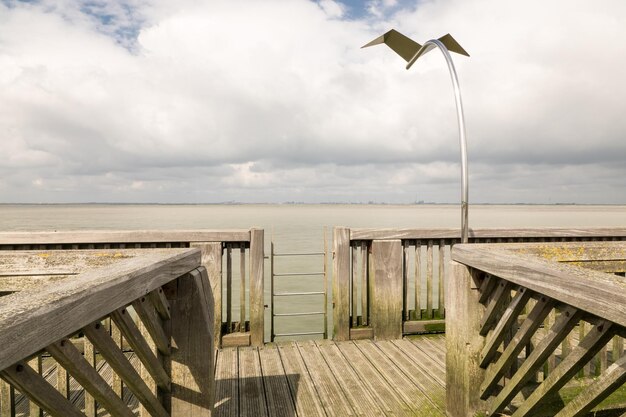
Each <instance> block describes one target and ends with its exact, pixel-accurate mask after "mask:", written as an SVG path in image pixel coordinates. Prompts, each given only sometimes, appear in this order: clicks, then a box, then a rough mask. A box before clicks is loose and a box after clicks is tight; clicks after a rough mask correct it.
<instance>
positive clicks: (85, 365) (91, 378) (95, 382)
mask: <svg viewBox="0 0 626 417" xmlns="http://www.w3.org/2000/svg"><path fill="white" fill-rule="evenodd" d="M46 350H47V351H48V352H49V353H50V354H51V355H52V357H54V359H55V360H56V361H57V362H58V363H59V364H60V365H61V366H63V367H64V368H65V369H67V370H68V372H69V373H70V374H71V375H72V377H74V379H76V381H78V383H79V384H80V385H81V386H83V387H84V388H85V390H87V391H89V393H90V394H91V395H92V396H93V397H94V398H95V399H96V401H98V403H99V404H102V406H103V407H104V408H106V409H107V411H108V412H109V413H111V414H112V415H113V416H116V417H117V416H124V417H133V416H134V414H133V412H132V411H131V410H130V409H129V408H128V407H126V404H124V402H123V401H122V400H121V399H120V397H118V396H117V395H115V392H113V389H112V388H111V387H110V386H109V384H108V383H107V382H106V381H105V380H104V379H103V378H102V377H101V376H100V374H98V371H96V370H95V369H94V368H93V367H92V366H91V365H90V364H89V362H87V361H86V360H85V359H84V358H83V357H82V355H81V354H80V352H79V351H78V349H76V348H75V347H74V345H73V344H72V343H69V342H68V341H67V339H63V340H61V341H59V342H56V343H53V344H51V345H49V346H48V347H47V348H46ZM59 395H61V394H59Z"/></svg>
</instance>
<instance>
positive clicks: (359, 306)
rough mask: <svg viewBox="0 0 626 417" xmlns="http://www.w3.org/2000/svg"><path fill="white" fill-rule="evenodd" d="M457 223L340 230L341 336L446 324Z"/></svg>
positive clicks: (506, 238) (508, 238)
mask: <svg viewBox="0 0 626 417" xmlns="http://www.w3.org/2000/svg"><path fill="white" fill-rule="evenodd" d="M469 240H470V242H471V243H490V242H494V243H495V242H559V241H598V240H600V241H603V240H626V229H625V228H614V229H599V228H596V229H560V228H541V229H473V230H471V231H470V239H469ZM460 241H461V238H460V232H459V230H457V229H350V228H346V227H337V228H335V229H334V236H333V330H334V331H333V338H334V339H335V340H348V339H361V338H375V339H393V338H397V337H401V336H402V334H411V333H422V332H433V331H443V330H444V329H445V320H444V319H445V316H446V300H445V291H444V287H445V276H446V268H447V266H446V265H447V263H448V260H449V259H450V248H451V247H452V246H453V245H455V244H457V243H460Z"/></svg>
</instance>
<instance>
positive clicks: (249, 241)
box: [0, 228, 265, 346]
mask: <svg viewBox="0 0 626 417" xmlns="http://www.w3.org/2000/svg"><path fill="white" fill-rule="evenodd" d="M226 245H231V246H230V247H235V248H239V251H240V260H241V261H240V263H239V272H240V273H242V274H243V273H246V272H248V273H249V279H250V291H249V294H250V304H249V306H245V305H244V304H242V305H241V306H240V311H241V312H243V313H244V315H245V313H246V310H247V311H248V314H249V317H250V321H249V326H248V322H247V321H246V319H245V318H243V319H241V320H240V322H239V323H238V324H237V329H238V331H237V332H236V334H235V333H231V332H232V331H233V330H232V328H230V327H229V326H226V327H225V328H223V326H222V298H221V295H222V273H223V272H224V275H225V276H226V275H228V274H229V273H231V274H232V269H231V268H228V267H227V268H226V270H225V271H222V254H223V248H224V246H226ZM160 247H163V248H169V247H192V248H199V249H200V250H201V252H202V266H204V267H205V268H206V270H207V273H208V276H209V280H210V281H211V287H212V290H213V294H214V297H215V315H214V318H215V329H214V336H215V344H216V346H222V344H223V343H224V344H228V345H249V344H252V345H255V346H261V345H263V343H264V324H263V323H264V313H265V311H264V292H263V288H264V287H263V280H264V275H263V269H264V252H263V247H264V241H263V230H262V229H257V228H252V229H232V230H206V229H194V230H78V231H33V232H0V252H2V251H3V250H36V249H47V250H53V249H63V250H68V249H69V250H71V249H80V250H85V249H107V248H120V249H121V248H160ZM246 258H248V261H249V265H250V267H251V269H250V270H249V271H245V264H246ZM229 266H230V267H232V265H229ZM63 268H64V269H63V270H52V271H51V274H50V275H49V276H42V275H37V276H28V275H25V274H24V273H19V274H16V276H14V277H9V276H4V277H2V279H1V280H0V292H11V291H21V290H27V289H32V288H35V287H37V286H38V285H39V284H42V283H44V282H45V283H49V284H53V283H54V284H55V285H56V282H58V281H59V280H61V279H64V278H65V277H66V276H68V275H72V274H73V273H74V272H75V271H72V270H71V269H70V270H67V269H68V267H67V266H64V267H63ZM62 273H64V274H62ZM241 285H242V287H241V288H240V294H241V297H242V298H245V294H246V292H247V291H246V290H245V283H244V281H243V280H242V281H241ZM231 291H232V288H231V287H230V286H227V287H226V293H227V297H226V301H227V300H228V299H229V298H230V297H229V295H230V296H232V293H231ZM246 307H247V309H246ZM231 313H232V312H231ZM231 327H232V326H231ZM224 329H226V330H225V331H224ZM229 333H230V334H229ZM226 338H228V341H226Z"/></svg>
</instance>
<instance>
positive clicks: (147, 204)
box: [0, 201, 626, 207]
mask: <svg viewBox="0 0 626 417" xmlns="http://www.w3.org/2000/svg"><path fill="white" fill-rule="evenodd" d="M458 205H459V203H437V202H419V203H385V202H367V203H355V202H322V203H305V202H291V201H286V202H281V203H267V202H265V203H248V202H239V201H224V202H218V203H117V202H107V203H99V202H87V203H0V206H458ZM470 205H471V206H583V207H584V206H609V207H611V206H612V207H619V206H626V202H624V203H483V202H480V203H471V202H470Z"/></svg>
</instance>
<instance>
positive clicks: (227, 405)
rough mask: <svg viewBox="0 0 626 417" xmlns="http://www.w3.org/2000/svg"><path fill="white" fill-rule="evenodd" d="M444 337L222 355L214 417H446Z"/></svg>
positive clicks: (298, 345) (310, 344) (296, 345)
mask: <svg viewBox="0 0 626 417" xmlns="http://www.w3.org/2000/svg"><path fill="white" fill-rule="evenodd" d="M445 395H446V393H445V338H444V336H443V335H435V336H422V337H419V338H414V339H403V340H393V341H378V342H374V341H371V340H362V341H349V342H333V341H330V340H319V341H303V342H288V343H278V344H269V345H265V346H264V347H260V348H255V347H240V348H225V349H221V350H220V351H219V352H218V355H217V364H216V392H215V404H216V406H215V413H214V415H215V416H220V417H221V416H228V417H238V416H246V417H247V416H251V417H252V416H254V417H262V416H268V417H274V416H276V417H283V416H284V417H295V416H298V417H306V416H351V415H352V416H355V415H358V416H383V415H392V416H422V417H427V416H444V415H445Z"/></svg>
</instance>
